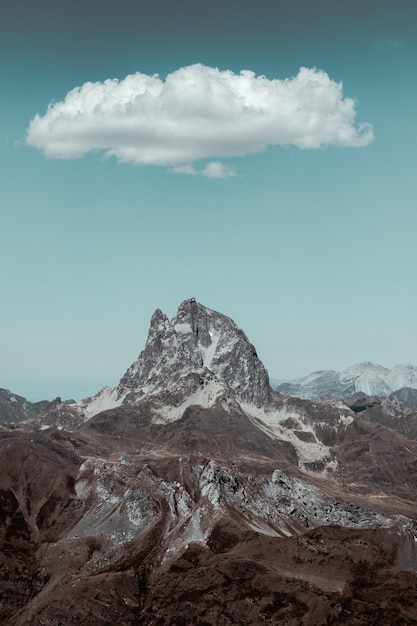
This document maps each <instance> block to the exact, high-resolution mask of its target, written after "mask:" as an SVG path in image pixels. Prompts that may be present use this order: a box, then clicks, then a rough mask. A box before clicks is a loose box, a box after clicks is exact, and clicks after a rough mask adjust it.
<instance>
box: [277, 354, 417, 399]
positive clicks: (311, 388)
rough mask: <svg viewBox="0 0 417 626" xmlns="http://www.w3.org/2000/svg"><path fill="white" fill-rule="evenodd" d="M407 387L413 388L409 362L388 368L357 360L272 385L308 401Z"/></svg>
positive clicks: (414, 373)
mask: <svg viewBox="0 0 417 626" xmlns="http://www.w3.org/2000/svg"><path fill="white" fill-rule="evenodd" d="M403 387H410V388H412V389H417V366H415V365H411V363H408V364H405V365H396V366H395V367H393V368H392V369H388V368H386V367H383V366H382V365H377V364H374V363H370V362H365V363H358V364H356V365H352V366H351V367H348V368H347V369H345V370H343V371H341V372H336V371H334V370H324V371H320V372H313V373H312V374H309V375H308V376H306V377H305V378H302V379H298V380H295V381H289V382H286V383H283V384H280V385H277V386H276V389H278V391H281V392H282V393H286V394H288V395H293V396H298V397H300V398H305V399H309V400H314V399H319V400H322V399H325V398H348V397H350V396H352V395H354V394H355V393H365V394H367V395H369V396H373V395H380V396H385V395H389V394H391V393H393V392H394V391H397V390H398V389H402V388H403Z"/></svg>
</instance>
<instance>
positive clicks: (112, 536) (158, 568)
mask: <svg viewBox="0 0 417 626" xmlns="http://www.w3.org/2000/svg"><path fill="white" fill-rule="evenodd" d="M378 407H379V408H378ZM390 407H391V405H389V406H388V405H384V403H383V402H382V403H381V401H380V402H379V404H378V402H377V401H376V400H375V399H373V401H372V402H368V404H366V403H362V404H360V403H359V404H358V403H357V404H356V405H355V406H353V408H349V407H348V406H347V405H346V404H345V403H342V402H339V401H331V402H324V403H320V402H311V401H307V400H300V399H297V398H291V397H288V396H284V395H281V394H279V393H277V392H275V391H273V390H272V389H271V387H270V386H269V381H268V374H267V372H266V370H265V368H264V367H263V365H262V363H261V362H260V361H259V359H258V357H257V354H256V350H255V348H254V347H253V345H252V344H250V342H249V341H248V339H247V338H246V336H245V335H244V333H243V332H242V331H241V330H240V329H238V328H237V327H236V325H235V324H234V323H233V321H232V320H230V318H227V317H226V316H224V315H221V314H219V313H216V312H214V311H211V310H210V309H207V308H206V307H203V306H202V305H201V304H199V303H197V302H195V300H193V299H191V300H186V301H185V302H184V303H182V304H181V306H180V308H179V310H178V313H177V315H176V316H175V318H174V319H173V320H168V318H166V316H164V314H163V313H161V312H160V311H157V312H156V313H155V314H154V316H153V318H152V322H151V328H150V331H149V336H148V341H147V344H146V346H145V348H144V350H143V351H142V353H141V354H140V355H139V358H138V360H137V361H136V362H135V363H134V364H133V365H132V366H131V367H130V368H129V369H128V370H127V372H126V374H125V375H124V376H123V377H122V378H121V381H120V383H119V385H118V386H117V387H116V388H114V389H105V390H102V391H101V392H99V393H98V394H97V396H95V397H94V398H89V399H86V400H84V401H83V402H81V403H69V404H66V403H61V402H59V401H57V402H55V403H52V404H50V405H45V406H41V407H39V409H38V411H35V413H30V414H28V411H26V415H24V416H22V417H21V419H20V420H17V421H16V420H15V421H14V422H13V423H12V422H10V421H9V422H7V420H5V419H3V420H2V421H3V426H2V429H1V430H0V463H1V472H0V520H1V524H0V541H1V553H0V564H1V568H0V623H1V624H7V625H8V626H9V625H10V626H18V625H19V626H23V625H38V624H39V625H40V624H42V625H48V626H50V625H51V626H55V625H56V626H58V625H67V624H68V625H72V624H74V625H80V626H81V625H83V626H84V625H86V626H89V625H99V624H112V625H113V624H118V625H130V624H132V625H137V626H141V625H148V624H149V625H152V624H154V625H161V626H162V625H174V624H175V625H184V626H186V625H187V626H189V625H201V626H203V625H213V626H214V625H219V626H223V625H225V626H226V625H233V626H235V625H240V624H270V625H282V626H284V625H285V626H299V625H304V626H310V625H311V626H313V625H314V626H315V625H321V624H323V625H324V624H342V625H349V626H351V625H362V624H375V625H376V624H378V625H384V626H386V625H400V624H401V625H407V624H417V543H416V542H417V503H416V493H417V442H416V440H415V438H414V433H415V432H416V431H415V429H414V428H413V424H414V415H413V413H412V412H411V411H410V409H407V410H404V414H403V416H404V419H403V418H402V413H401V410H402V409H401V403H399V401H398V402H396V403H395V407H394V408H395V411H394V409H392V408H390ZM14 416H15V414H14ZM5 422H7V423H5Z"/></svg>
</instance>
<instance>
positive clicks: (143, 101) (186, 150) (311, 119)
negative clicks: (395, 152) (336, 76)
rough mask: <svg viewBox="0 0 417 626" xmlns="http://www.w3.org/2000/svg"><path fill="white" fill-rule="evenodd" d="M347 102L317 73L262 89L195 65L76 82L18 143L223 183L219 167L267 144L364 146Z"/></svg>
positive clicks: (363, 130)
mask: <svg viewBox="0 0 417 626" xmlns="http://www.w3.org/2000/svg"><path fill="white" fill-rule="evenodd" d="M355 117H356V110H355V101H354V100H353V99H352V98H346V97H344V96H343V88H342V84H340V83H336V82H334V81H333V80H331V79H330V78H329V76H328V75H327V74H326V73H325V72H323V71H320V70H316V69H308V68H301V69H300V71H299V73H298V74H297V76H295V77H294V78H290V79H285V80H278V79H274V80H270V79H268V78H265V76H256V75H255V74H254V73H253V72H251V71H249V70H243V71H242V72H240V74H234V73H233V72H231V71H220V70H218V69H216V68H211V67H206V66H204V65H200V64H198V65H191V66H188V67H183V68H181V69H179V70H177V71H175V72H173V73H172V74H169V75H168V76H167V77H166V79H165V80H162V79H160V78H159V76H157V75H154V76H147V75H146V74H140V73H136V74H132V75H130V76H127V77H126V78H125V79H124V80H121V81H119V80H116V79H114V80H106V81H104V82H103V83H85V84H84V85H82V86H81V87H76V88H75V89H73V90H72V91H70V92H69V93H68V94H67V96H66V98H65V100H63V101H62V102H56V103H51V104H50V105H49V107H48V110H47V112H46V113H45V115H43V116H40V115H36V116H35V117H34V119H33V120H32V121H31V122H30V125H29V128H28V131H27V137H26V142H27V143H28V144H29V145H31V146H35V147H36V148H39V149H40V150H42V151H43V152H44V153H45V154H46V155H47V156H50V157H55V158H75V157H80V156H83V155H85V154H87V153H88V152H92V151H102V152H104V153H105V154H106V155H107V156H115V157H116V158H117V159H118V160H119V161H121V162H130V163H134V164H137V165H159V166H167V167H171V168H172V171H175V172H182V173H186V174H191V175H197V174H199V175H204V176H209V177H212V178H228V177H230V176H233V175H235V174H234V171H233V170H232V169H231V168H229V167H228V166H226V165H224V164H222V163H221V162H220V161H217V160H215V161H210V162H208V163H207V164H206V165H205V166H204V167H202V168H200V169H196V168H195V166H194V164H195V163H196V162H198V161H203V160H205V159H219V158H222V157H241V156H244V155H245V154H250V153H256V152H260V151H262V150H264V149H265V148H266V147H267V146H269V145H283V146H288V145H293V146H296V147H298V148H321V147H325V146H365V145H367V144H369V143H370V142H371V141H372V139H373V131H372V127H371V126H370V125H369V124H362V125H359V126H356V125H355Z"/></svg>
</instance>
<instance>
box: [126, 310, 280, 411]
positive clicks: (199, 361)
mask: <svg viewBox="0 0 417 626" xmlns="http://www.w3.org/2000/svg"><path fill="white" fill-rule="evenodd" d="M185 368H188V369H191V370H197V369H201V368H206V369H208V370H209V371H210V372H212V373H213V374H214V375H215V376H216V378H218V379H219V380H220V381H221V382H222V383H226V384H227V385H228V386H229V387H230V388H231V389H233V390H234V391H235V392H236V393H237V394H238V396H239V397H240V398H241V399H242V400H245V401H247V402H252V403H253V404H256V405H257V406H261V405H262V404H265V403H266V402H268V400H269V399H270V394H271V388H270V386H269V377H268V373H267V371H266V369H265V367H264V366H263V364H262V363H261V361H260V360H259V358H258V356H257V354H256V350H255V348H254V346H253V345H252V344H251V343H250V342H249V340H248V338H247V337H246V335H245V333H244V332H243V331H242V330H241V329H240V328H238V326H237V325H236V324H235V322H234V321H233V320H232V319H231V318H230V317H227V316H226V315H223V314H221V313H218V312H216V311H213V310H211V309H209V308H207V307H205V306H203V305H202V304H200V303H199V302H197V301H196V300H195V298H190V299H188V300H184V302H182V303H181V304H180V306H179V308H178V311H177V314H176V315H175V317H174V318H173V319H172V320H171V321H170V320H169V319H168V317H167V316H166V315H165V314H164V313H162V311H160V310H159V309H158V310H157V311H155V313H154V314H153V316H152V319H151V325H150V328H149V333H148V338H147V341H146V345H145V348H144V350H143V351H142V352H141V354H140V355H139V357H138V359H137V361H135V362H134V363H133V364H132V365H131V366H130V368H129V369H128V370H127V372H126V374H125V375H124V376H123V378H122V379H121V381H120V385H119V389H120V390H121V389H123V388H124V389H127V390H132V391H133V390H135V391H139V390H141V391H142V393H147V392H149V391H152V390H153V389H154V388H156V387H157V386H158V385H159V384H161V383H163V382H165V381H166V380H167V379H169V378H170V377H171V376H173V375H174V374H176V373H177V372H179V371H181V370H183V369H185Z"/></svg>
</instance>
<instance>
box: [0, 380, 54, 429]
mask: <svg viewBox="0 0 417 626" xmlns="http://www.w3.org/2000/svg"><path fill="white" fill-rule="evenodd" d="M50 405H51V403H50V402H48V401H47V400H44V401H41V402H29V400H26V398H24V397H23V396H19V395H18V394H16V393H12V392H11V391H9V390H8V389H0V427H1V426H4V425H9V424H12V423H15V424H19V423H21V422H24V421H26V420H29V421H30V420H33V419H34V418H35V417H36V416H37V415H39V413H41V412H42V411H46V410H47V409H48V408H49V407H50Z"/></svg>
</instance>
